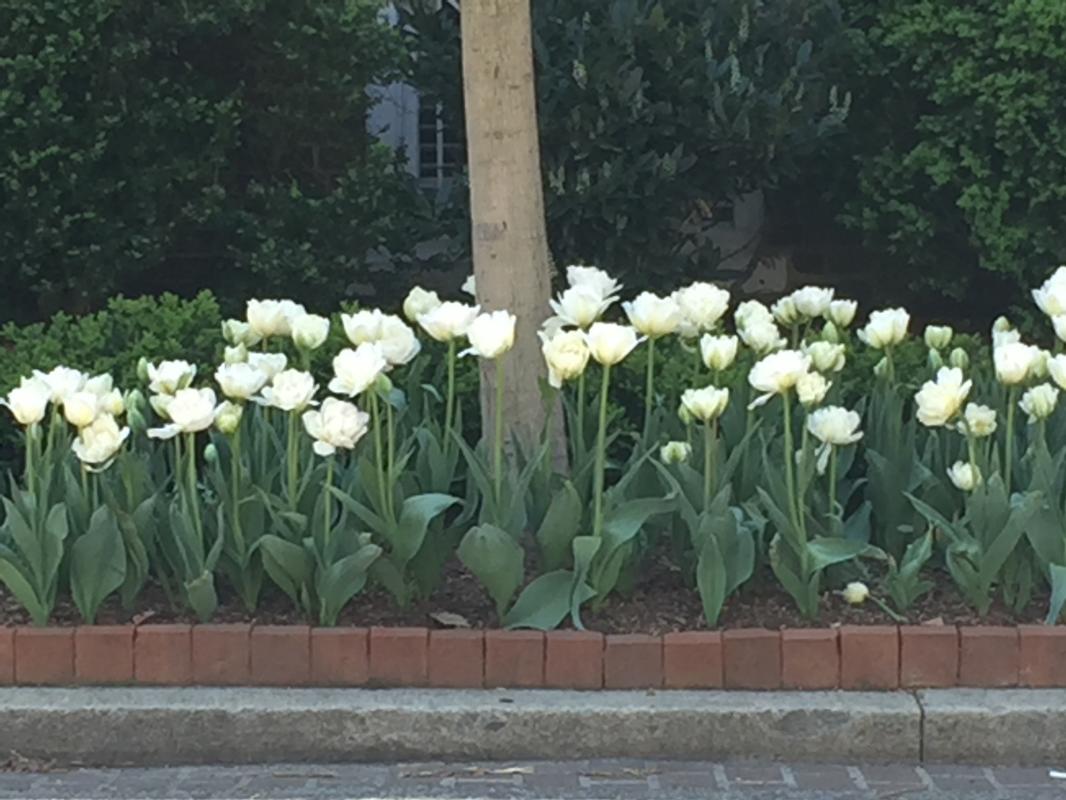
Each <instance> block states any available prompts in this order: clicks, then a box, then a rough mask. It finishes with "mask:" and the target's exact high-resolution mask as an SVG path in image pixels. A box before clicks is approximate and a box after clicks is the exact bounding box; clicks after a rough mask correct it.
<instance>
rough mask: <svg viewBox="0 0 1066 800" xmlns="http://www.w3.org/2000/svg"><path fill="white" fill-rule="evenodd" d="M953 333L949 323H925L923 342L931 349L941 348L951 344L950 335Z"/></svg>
mask: <svg viewBox="0 0 1066 800" xmlns="http://www.w3.org/2000/svg"><path fill="white" fill-rule="evenodd" d="M954 335H955V332H954V331H953V330H952V329H951V326H950V325H927V326H926V328H925V343H926V345H928V346H929V347H930V348H931V349H933V350H943V349H944V348H946V347H947V346H948V345H949V344H951V337H952V336H954Z"/></svg>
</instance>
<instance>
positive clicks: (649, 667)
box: [603, 633, 663, 689]
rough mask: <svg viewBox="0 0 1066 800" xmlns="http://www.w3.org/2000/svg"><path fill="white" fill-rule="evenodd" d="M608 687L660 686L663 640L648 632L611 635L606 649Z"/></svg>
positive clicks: (640, 687) (605, 667)
mask: <svg viewBox="0 0 1066 800" xmlns="http://www.w3.org/2000/svg"><path fill="white" fill-rule="evenodd" d="M603 685H604V686H605V687H607V688H608V689H657V688H659V687H661V686H662V685H663V640H662V639H661V638H659V637H658V636H648V635H645V634H640V633H634V634H623V635H620V636H608V637H607V641H606V645H605V647H604V649H603Z"/></svg>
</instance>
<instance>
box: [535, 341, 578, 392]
mask: <svg viewBox="0 0 1066 800" xmlns="http://www.w3.org/2000/svg"><path fill="white" fill-rule="evenodd" d="M541 342H542V344H541V348H540V349H541V352H542V353H543V354H544V361H545V363H547V365H548V383H549V384H551V385H552V386H554V387H555V388H556V389H558V388H560V387H561V386H562V385H563V382H564V381H571V380H574V379H575V378H579V377H580V376H581V375H582V373H584V371H585V367H586V366H587V365H588V363H589V348H588V344H586V343H585V334H584V333H582V332H581V331H559V332H558V333H556V334H555V335H554V336H548V335H547V334H545V333H543V332H542V334H541Z"/></svg>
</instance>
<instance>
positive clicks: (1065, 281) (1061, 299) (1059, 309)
mask: <svg viewBox="0 0 1066 800" xmlns="http://www.w3.org/2000/svg"><path fill="white" fill-rule="evenodd" d="M1033 300H1035V301H1036V304H1037V306H1039V308H1040V310H1041V311H1043V312H1044V313H1045V314H1047V315H1048V316H1049V317H1057V316H1058V315H1060V314H1066V266H1061V267H1059V268H1058V269H1057V270H1055V272H1054V273H1052V275H1051V277H1049V278H1048V279H1047V280H1046V281H1044V283H1043V284H1041V286H1040V288H1039V289H1033Z"/></svg>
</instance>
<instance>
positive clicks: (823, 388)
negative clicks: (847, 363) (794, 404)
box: [796, 372, 833, 408]
mask: <svg viewBox="0 0 1066 800" xmlns="http://www.w3.org/2000/svg"><path fill="white" fill-rule="evenodd" d="M832 385H833V384H831V383H830V382H829V381H827V380H826V379H825V378H824V377H823V376H822V374H821V373H820V372H808V373H806V374H805V375H801V376H800V379H799V380H798V381H797V382H796V397H797V398H798V399H799V401H800V403H802V404H803V405H804V406H805V407H806V408H813V407H814V406H816V405H818V404H819V403H821V402H822V401H823V400H825V395H826V393H827V392H828V391H829V387H830V386H832Z"/></svg>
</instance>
